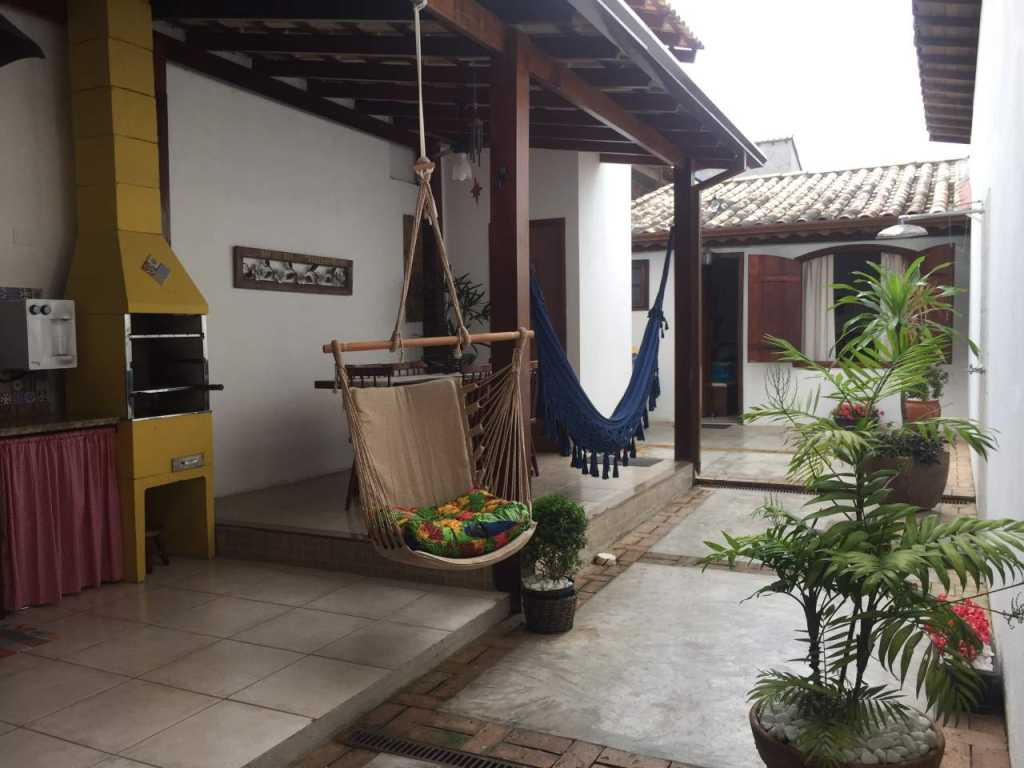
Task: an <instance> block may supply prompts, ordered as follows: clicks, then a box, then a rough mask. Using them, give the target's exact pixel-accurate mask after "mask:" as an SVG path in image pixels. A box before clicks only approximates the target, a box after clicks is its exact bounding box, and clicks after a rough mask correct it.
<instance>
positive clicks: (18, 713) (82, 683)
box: [0, 659, 126, 725]
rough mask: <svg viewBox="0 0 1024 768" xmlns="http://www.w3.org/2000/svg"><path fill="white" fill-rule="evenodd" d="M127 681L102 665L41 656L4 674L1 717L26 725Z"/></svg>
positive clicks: (0, 687)
mask: <svg viewBox="0 0 1024 768" xmlns="http://www.w3.org/2000/svg"><path fill="white" fill-rule="evenodd" d="M125 681H126V678H124V677H121V676H120V675H112V674H110V673H109V672H103V671H101V670H98V669H89V668H87V667H79V666H77V665H75V664H65V663H64V662H62V661H53V660H51V659H39V663H38V664H36V665H34V666H32V667H30V668H28V669H24V670H22V671H21V672H18V673H16V674H12V675H6V676H4V677H0V720H3V721H4V722H5V723H16V724H18V725H24V724H25V723H29V722H31V721H33V720H36V719H37V718H40V717H45V716H46V715H49V714H50V713H51V712H56V711H57V710H58V709H61V708H63V707H66V706H68V705H69V704H74V703H75V702H78V701H81V700H82V699H87V698H89V697H90V696H94V695H95V694H97V693H100V692H101V691H105V690H107V689H108V688H113V687H114V686H115V685H118V684H120V683H123V682H125Z"/></svg>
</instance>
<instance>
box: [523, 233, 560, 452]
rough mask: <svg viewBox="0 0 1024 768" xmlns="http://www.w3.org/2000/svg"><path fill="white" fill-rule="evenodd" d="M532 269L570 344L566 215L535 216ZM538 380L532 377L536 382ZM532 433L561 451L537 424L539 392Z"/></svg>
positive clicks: (540, 447)
mask: <svg viewBox="0 0 1024 768" xmlns="http://www.w3.org/2000/svg"><path fill="white" fill-rule="evenodd" d="M530 269H532V270H533V272H534V274H536V275H537V282H538V283H540V289H541V292H542V293H543V294H544V305H545V306H546V307H547V310H548V316H549V317H550V318H551V324H552V325H553V326H554V328H555V333H557V334H558V340H559V341H560V342H561V343H562V350H563V351H565V348H566V346H565V345H566V328H567V325H568V322H567V318H566V298H565V219H535V220H534V221H531V222H530ZM530 356H531V358H532V359H534V360H536V359H537V346H536V344H534V345H533V346H532V347H531V355H530ZM535 381H536V379H535V378H534V377H532V376H531V377H530V382H531V384H533V383H534V382H535ZM530 402H531V404H532V406H533V407H531V413H530V416H531V423H533V429H532V436H533V444H534V448H535V450H537V451H538V452H543V451H557V450H558V446H557V445H556V444H555V442H554V441H553V440H550V439H548V438H547V437H545V436H544V429H543V425H540V424H536V423H535V421H534V419H533V416H534V415H535V414H534V411H535V410H536V402H537V401H536V392H535V391H534V392H531V393H530Z"/></svg>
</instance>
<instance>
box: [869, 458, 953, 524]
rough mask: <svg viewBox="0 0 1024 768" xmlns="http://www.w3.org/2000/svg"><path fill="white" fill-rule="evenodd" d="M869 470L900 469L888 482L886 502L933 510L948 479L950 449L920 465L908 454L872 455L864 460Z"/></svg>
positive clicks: (940, 498) (940, 499)
mask: <svg viewBox="0 0 1024 768" xmlns="http://www.w3.org/2000/svg"><path fill="white" fill-rule="evenodd" d="M864 468H865V469H866V470H867V471H868V472H877V471H878V470H881V469H894V470H896V471H897V472H899V474H898V475H896V476H895V477H894V478H892V480H890V481H889V488H890V489H891V492H890V493H889V498H888V501H889V502H890V503H893V504H913V505H914V506H915V507H920V508H921V509H922V510H925V511H927V510H929V509H934V508H935V505H937V504H938V503H939V502H940V501H942V493H943V491H945V490H946V481H947V479H948V478H949V451H947V450H943V451H942V453H940V454H939V460H938V461H937V462H935V463H934V464H923V463H921V462H920V461H918V460H917V459H915V458H913V457H911V456H897V457H891V458H890V457H880V456H878V457H873V458H870V459H868V460H867V461H866V462H864Z"/></svg>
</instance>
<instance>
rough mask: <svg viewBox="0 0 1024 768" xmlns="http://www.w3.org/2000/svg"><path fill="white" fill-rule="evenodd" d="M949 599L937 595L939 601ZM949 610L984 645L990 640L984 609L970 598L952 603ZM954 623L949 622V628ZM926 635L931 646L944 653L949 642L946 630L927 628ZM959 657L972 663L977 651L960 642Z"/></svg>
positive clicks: (989, 628)
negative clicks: (929, 639) (930, 641)
mask: <svg viewBox="0 0 1024 768" xmlns="http://www.w3.org/2000/svg"><path fill="white" fill-rule="evenodd" d="M948 599H949V598H948V597H947V596H946V595H939V600H941V601H942V602H947V600H948ZM950 609H951V610H952V611H953V613H955V614H956V615H957V616H959V617H960V618H961V619H962V620H963V622H964V623H965V624H966V625H967V627H968V629H970V631H971V632H973V633H974V636H975V637H977V638H978V640H979V641H980V642H981V643H982V644H983V645H984V644H987V643H988V642H989V640H990V639H991V626H990V625H989V621H988V616H986V615H985V609H984V608H982V607H981V606H979V605H978V604H977V603H975V602H974V601H973V600H971V599H970V598H968V599H966V600H963V601H961V602H958V603H954V604H953V605H952V606H951V607H950ZM954 626H955V625H954V622H953V621H950V622H949V628H950V629H952V628H953V627H954ZM927 629H928V635H929V636H930V637H931V640H932V644H933V645H934V646H935V647H936V648H938V649H939V651H944V650H945V649H946V644H947V642H948V641H949V636H948V634H947V633H948V630H947V631H943V630H940V629H936V628H935V627H928V628H927ZM958 650H959V653H960V656H962V657H963V658H965V659H966V660H967V661H974V659H975V658H976V657H977V655H978V651H977V649H976V648H975V647H974V646H972V645H968V644H967V643H966V642H964V641H961V642H960V647H959V649H958Z"/></svg>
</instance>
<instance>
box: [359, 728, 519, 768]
mask: <svg viewBox="0 0 1024 768" xmlns="http://www.w3.org/2000/svg"><path fill="white" fill-rule="evenodd" d="M345 744H346V745H348V746H350V747H358V748H360V749H369V750H372V751H374V752H387V753H388V754H392V755H401V756H402V757H411V758H413V759H416V760H423V761H425V762H430V763H439V764H441V765H450V766H454V767H455V768H522V766H518V765H516V764H515V763H509V762H506V761H504V760H495V759H494V758H492V757H481V756H480V755H474V754H471V753H469V752H460V751H459V750H457V749H448V748H447V747H435V746H433V745H430V744H420V743H418V742H415V741H410V740H408V739H402V738H399V737H397V736H389V735H387V734H384V733H380V732H377V731H368V730H365V729H363V728H356V729H354V730H353V731H351V732H349V734H348V735H347V736H346V737H345Z"/></svg>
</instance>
